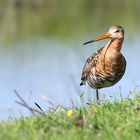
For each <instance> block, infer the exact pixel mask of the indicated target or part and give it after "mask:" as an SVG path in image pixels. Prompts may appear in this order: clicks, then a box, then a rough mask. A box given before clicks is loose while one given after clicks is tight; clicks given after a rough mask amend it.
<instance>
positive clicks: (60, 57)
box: [0, 0, 140, 120]
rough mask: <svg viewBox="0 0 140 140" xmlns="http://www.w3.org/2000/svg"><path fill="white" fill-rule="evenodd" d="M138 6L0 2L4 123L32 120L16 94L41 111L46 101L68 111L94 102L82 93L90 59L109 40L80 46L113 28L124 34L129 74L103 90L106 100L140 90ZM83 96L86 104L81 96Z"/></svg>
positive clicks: (113, 0) (59, 0) (65, 0)
mask: <svg viewBox="0 0 140 140" xmlns="http://www.w3.org/2000/svg"><path fill="white" fill-rule="evenodd" d="M139 13H140V1H139V0H133V1H132V0H123V1H122V0H106V1H103V0H77V1H75V0H71V1H69V0H55V1H52V0H5V1H0V91H1V94H0V103H1V105H0V120H3V119H7V118H9V117H18V116H21V115H28V114H29V112H28V111H27V110H26V109H24V108H23V107H20V106H19V105H18V104H16V103H15V100H17V97H16V95H15V93H14V90H17V91H18V93H19V94H20V95H21V96H22V97H23V98H24V99H25V100H26V101H28V103H29V104H30V105H31V106H33V107H35V105H34V102H37V103H38V104H39V105H40V106H41V107H42V108H43V110H47V109H48V107H49V104H47V102H46V100H43V98H42V97H44V96H45V99H46V98H47V100H51V101H52V102H54V103H58V104H61V105H63V106H65V107H70V106H71V102H70V99H71V98H72V99H73V101H74V103H75V105H78V106H79V105H84V104H86V102H88V101H89V100H93V99H94V98H95V94H94V93H95V91H94V90H93V89H90V88H89V87H88V86H85V87H80V86H79V83H80V78H81V71H82V67H83V65H84V63H85V61H86V59H87V58H88V57H89V56H90V55H91V54H92V53H93V52H95V51H96V50H98V49H99V48H101V47H103V46H104V45H105V44H106V43H107V40H105V41H101V42H97V43H95V44H91V45H87V46H86V47H84V46H83V45H82V44H83V43H84V42H85V41H88V40H90V39H92V38H96V37H98V36H100V35H102V34H104V33H105V32H107V31H108V29H109V28H110V26H112V25H114V24H118V25H121V26H122V27H124V29H125V41H124V44H123V48H122V53H123V54H124V56H125V57H126V60H127V70H126V73H125V75H124V77H123V78H122V80H121V81H120V82H119V83H117V84H116V85H115V86H113V87H110V88H105V89H101V90H100V97H101V98H102V99H104V98H105V99H109V100H120V94H122V96H123V97H128V95H129V94H130V92H131V91H135V90H139V84H140V78H139V72H140V56H139V54H140V48H139V44H140V39H139V38H140V28H139V25H140V18H139ZM82 93H84V95H83V96H82V100H81V99H79V96H80V95H81V94H82Z"/></svg>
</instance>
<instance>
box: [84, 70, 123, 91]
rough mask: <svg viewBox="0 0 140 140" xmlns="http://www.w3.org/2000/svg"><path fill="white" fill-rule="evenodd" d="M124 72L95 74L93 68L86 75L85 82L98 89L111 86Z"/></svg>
mask: <svg viewBox="0 0 140 140" xmlns="http://www.w3.org/2000/svg"><path fill="white" fill-rule="evenodd" d="M123 74H124V73H114V74H105V73H104V75H103V74H98V75H97V74H96V72H95V69H93V70H92V72H91V73H90V74H89V76H88V77H87V83H88V85H89V86H90V87H92V88H95V89H100V88H104V87H109V86H113V85H114V84H116V83H117V82H118V81H119V80H120V79H121V78H122V76H123Z"/></svg>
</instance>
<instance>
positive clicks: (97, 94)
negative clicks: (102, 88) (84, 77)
mask: <svg viewBox="0 0 140 140" xmlns="http://www.w3.org/2000/svg"><path fill="white" fill-rule="evenodd" d="M96 97H97V102H98V103H99V92H98V89H96Z"/></svg>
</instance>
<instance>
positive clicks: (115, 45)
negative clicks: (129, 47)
mask: <svg viewBox="0 0 140 140" xmlns="http://www.w3.org/2000/svg"><path fill="white" fill-rule="evenodd" d="M122 43H123V38H120V39H114V40H112V39H110V40H109V41H108V43H107V45H106V46H105V48H106V49H107V50H108V49H109V50H114V51H117V52H120V51H121V48H122Z"/></svg>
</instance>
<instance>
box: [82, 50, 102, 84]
mask: <svg viewBox="0 0 140 140" xmlns="http://www.w3.org/2000/svg"><path fill="white" fill-rule="evenodd" d="M101 49H102V48H101ZM101 49H100V50H98V51H97V52H95V53H93V54H92V55H91V56H90V57H89V58H88V59H87V61H86V63H85V65H84V68H83V71H82V77H81V80H82V82H81V83H80V86H82V85H85V84H86V79H87V77H88V75H89V74H90V72H91V69H92V68H93V67H96V64H97V60H98V55H99V53H100V51H101Z"/></svg>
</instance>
